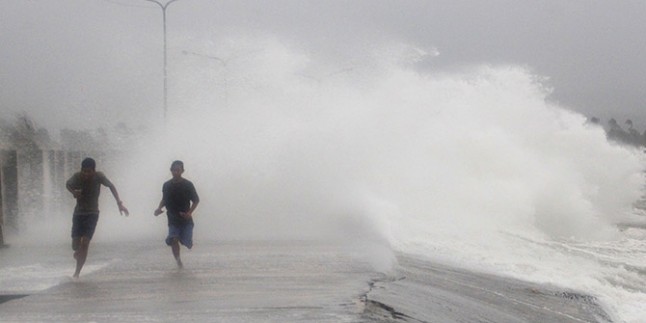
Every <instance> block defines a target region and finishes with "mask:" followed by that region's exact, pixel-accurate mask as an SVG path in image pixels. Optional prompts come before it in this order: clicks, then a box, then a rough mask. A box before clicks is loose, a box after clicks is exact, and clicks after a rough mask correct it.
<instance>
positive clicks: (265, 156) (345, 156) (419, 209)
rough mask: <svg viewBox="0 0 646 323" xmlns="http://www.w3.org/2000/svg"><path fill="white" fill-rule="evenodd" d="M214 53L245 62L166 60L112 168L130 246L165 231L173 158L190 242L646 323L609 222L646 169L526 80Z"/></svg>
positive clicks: (248, 43) (264, 50)
mask: <svg viewBox="0 0 646 323" xmlns="http://www.w3.org/2000/svg"><path fill="white" fill-rule="evenodd" d="M222 44H223V45H222V46H219V47H215V46H213V45H211V44H208V43H207V44H205V45H204V48H202V50H204V51H207V52H210V53H211V54H212V55H214V56H218V57H230V56H231V55H233V53H248V54H246V55H244V56H241V57H240V59H236V60H231V61H230V64H227V66H226V68H227V71H226V73H223V72H222V70H221V69H210V68H211V67H212V66H211V67H210V66H209V64H208V63H207V62H204V61H202V62H200V61H198V60H196V58H194V57H193V58H190V59H189V58H188V57H185V58H184V59H183V60H181V61H180V62H177V63H176V64H173V67H172V70H171V73H172V75H173V83H172V84H171V85H172V87H173V89H174V91H173V93H174V94H173V95H172V96H171V98H170V101H169V103H170V110H169V118H168V121H167V123H166V124H165V125H160V127H158V129H153V130H152V131H151V132H150V133H149V134H148V135H149V138H147V140H146V141H144V142H143V143H140V145H138V146H137V149H136V151H133V152H132V153H130V154H128V156H127V158H124V160H123V161H122V162H121V163H120V164H121V165H123V167H119V168H118V169H113V170H111V171H113V172H114V173H116V174H122V175H120V176H121V178H119V181H116V182H117V183H120V184H121V185H120V192H121V193H122V196H123V197H124V198H125V199H126V201H128V200H129V201H137V203H131V204H130V207H131V211H134V212H133V213H135V214H141V215H142V216H143V217H144V219H145V220H136V221H133V222H129V223H130V224H129V225H128V226H127V228H125V229H123V230H122V231H121V232H122V234H121V235H122V236H123V235H126V236H128V235H132V234H136V233H137V232H146V234H152V232H154V231H155V230H160V231H163V230H164V229H163V223H165V219H163V218H162V219H159V218H157V219H155V218H153V217H152V215H151V214H152V210H153V209H154V208H155V207H156V205H157V203H158V202H159V198H160V197H161V192H160V189H161V184H162V183H163V181H164V180H166V179H167V178H168V177H169V176H170V174H169V171H168V168H169V166H170V163H171V162H172V161H173V160H174V159H182V160H184V161H185V165H186V172H185V174H184V175H185V177H187V178H189V179H191V180H192V181H193V182H194V183H195V184H196V186H197V188H198V191H199V192H200V195H201V198H202V202H201V204H200V206H199V208H198V211H197V212H196V215H195V219H196V223H197V226H196V230H195V231H196V233H195V234H196V239H209V238H213V239H331V240H335V241H345V242H347V243H348V244H350V245H351V244H354V243H357V242H358V241H361V242H362V243H365V242H372V243H373V244H374V245H375V246H380V247H379V248H377V249H374V250H380V251H378V252H371V253H368V254H367V255H366V257H368V258H370V259H369V260H371V261H372V262H373V263H374V264H375V266H376V267H378V268H379V269H380V270H387V267H388V266H390V264H392V261H393V258H392V254H391V253H390V252H389V251H388V250H390V249H393V250H399V251H404V252H408V253H414V254H419V255H421V256H424V257H427V258H431V259H436V260H441V261H445V262H451V263H453V264H456V265H459V266H464V267H472V268H477V269H479V270H482V269H484V270H489V271H492V272H496V273H499V274H504V275H510V276H514V277H518V278H521V279H526V280H531V281H538V282H542V283H549V284H554V285H558V286H563V287H564V288H574V289H579V290H581V291H582V292H585V293H589V294H592V295H594V296H597V297H598V298H599V299H600V300H601V301H602V302H603V304H604V305H605V306H606V307H607V308H606V309H607V310H608V312H609V313H611V315H613V317H614V319H615V320H616V321H626V322H639V320H640V319H642V318H643V317H646V309H645V308H644V307H643V306H642V305H643V304H645V303H646V296H645V295H646V292H645V291H644V290H643V287H640V286H646V278H645V277H646V273H645V268H646V263H644V261H645V260H644V259H646V257H645V254H644V252H645V251H644V250H646V248H645V245H644V244H645V237H644V234H643V231H642V230H641V229H628V230H624V231H620V230H618V229H617V228H616V226H615V225H614V223H619V222H630V221H633V222H634V221H637V222H639V221H642V220H643V216H638V215H635V212H634V210H633V209H632V205H633V203H634V202H635V201H637V200H638V199H639V198H640V196H641V195H642V193H643V192H642V187H643V184H644V176H643V174H642V170H643V168H644V161H643V156H642V155H641V153H640V152H638V151H635V150H631V149H628V148H625V147H620V146H618V145H614V144H611V143H609V142H608V141H607V140H606V138H605V133H604V131H603V130H602V129H601V128H599V127H597V126H594V125H589V124H586V118H585V117H584V116H581V115H579V114H576V113H574V112H570V111H568V110H566V109H565V108H564V107H560V106H558V105H557V104H554V103H551V102H549V100H548V99H547V98H548V96H549V88H547V87H546V86H545V84H546V80H544V79H542V78H540V77H537V76H535V75H534V74H532V71H531V70H529V69H527V68H525V67H522V66H471V67H464V68H463V69H462V70H461V71H458V72H455V71H454V72H439V71H435V72H433V71H431V72H428V73H424V74H422V73H419V72H416V71H415V69H414V64H415V63H416V61H417V59H419V58H415V59H411V58H410V57H409V56H410V55H407V54H406V53H410V51H407V50H406V48H407V47H406V46H401V45H398V46H392V47H391V48H390V49H389V50H388V51H381V50H378V49H377V50H376V51H375V53H372V54H366V55H365V56H364V57H363V59H362V60H361V61H357V62H355V63H353V64H354V65H353V66H351V68H348V66H346V65H335V64H332V63H329V62H318V61H316V60H315V59H314V57H311V56H309V55H307V54H306V53H301V52H298V51H296V50H294V49H293V47H292V46H286V45H284V44H281V43H280V42H279V41H276V40H275V39H243V40H239V39H238V40H235V39H234V40H230V41H228V42H227V41H223V42H222ZM430 59H432V58H430ZM225 78H226V79H225ZM225 85H226V87H225ZM146 217H149V218H146ZM148 219H150V221H157V222H148V221H149V220H148ZM153 219H154V220H153ZM111 221H112V220H111ZM114 221H116V220H114ZM105 223H106V225H105V226H104V228H111V229H112V230H115V231H119V230H118V229H119V228H122V227H123V225H124V223H121V222H119V223H117V222H110V221H107V222H105ZM150 223H162V224H161V225H159V226H158V227H156V228H154V229H152V228H151V227H150ZM139 230H141V231H139ZM162 234H163V233H162ZM105 237H108V236H107V235H106V236H105ZM384 246H386V248H384ZM384 250H385V251H384ZM640 304H641V305H640Z"/></svg>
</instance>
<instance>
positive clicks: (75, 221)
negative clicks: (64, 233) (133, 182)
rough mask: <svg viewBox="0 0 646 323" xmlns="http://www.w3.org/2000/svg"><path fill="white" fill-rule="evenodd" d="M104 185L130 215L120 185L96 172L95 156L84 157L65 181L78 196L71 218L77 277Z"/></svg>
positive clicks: (121, 208)
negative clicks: (79, 167)
mask: <svg viewBox="0 0 646 323" xmlns="http://www.w3.org/2000/svg"><path fill="white" fill-rule="evenodd" d="M101 185H103V186H106V187H108V188H109V189H110V192H112V196H114V199H115V200H116V201H117V206H118V207H119V213H121V214H123V213H125V214H126V215H128V209H127V208H126V207H125V206H124V205H123V202H121V199H119V193H117V188H116V187H115V186H114V184H112V182H110V180H109V179H108V178H107V177H106V176H105V175H104V174H103V173H102V172H97V171H96V162H95V161H94V159H92V158H85V159H84V160H83V161H82V162H81V171H80V172H78V173H75V174H74V175H72V177H71V178H70V179H68V180H67V183H66V184H65V187H66V188H67V190H68V191H69V192H70V193H72V195H73V196H74V198H75V199H76V207H74V215H73V218H72V250H74V259H76V271H75V272H74V278H78V277H79V274H80V273H81V269H82V268H83V265H84V264H85V260H86V259H87V252H88V248H89V247H90V240H92V236H93V235H94V230H95V229H96V224H97V222H98V221H99V194H100V193H101Z"/></svg>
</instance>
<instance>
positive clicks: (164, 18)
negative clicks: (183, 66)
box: [144, 0, 178, 120]
mask: <svg viewBox="0 0 646 323" xmlns="http://www.w3.org/2000/svg"><path fill="white" fill-rule="evenodd" d="M144 1H148V2H153V3H156V4H157V5H158V6H159V7H160V8H161V10H162V18H163V23H164V120H166V114H167V113H168V69H167V66H168V59H167V58H168V54H167V51H168V46H167V44H166V8H168V6H169V5H170V4H171V3H173V2H175V1H178V0H170V1H168V2H166V3H165V4H163V3H161V2H159V1H157V0H144Z"/></svg>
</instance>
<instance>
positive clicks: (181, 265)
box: [175, 258, 184, 269]
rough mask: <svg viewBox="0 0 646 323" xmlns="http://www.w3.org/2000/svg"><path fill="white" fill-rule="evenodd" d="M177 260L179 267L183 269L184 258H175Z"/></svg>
mask: <svg viewBox="0 0 646 323" xmlns="http://www.w3.org/2000/svg"><path fill="white" fill-rule="evenodd" d="M175 260H176V261H177V268H179V269H182V268H184V264H182V260H181V259H179V258H177V259H175Z"/></svg>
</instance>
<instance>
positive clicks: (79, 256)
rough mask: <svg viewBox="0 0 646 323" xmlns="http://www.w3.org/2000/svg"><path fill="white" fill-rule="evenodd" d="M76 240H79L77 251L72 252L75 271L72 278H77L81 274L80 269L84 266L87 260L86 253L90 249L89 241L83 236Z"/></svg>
mask: <svg viewBox="0 0 646 323" xmlns="http://www.w3.org/2000/svg"><path fill="white" fill-rule="evenodd" d="M77 239H79V245H78V250H76V251H74V259H76V271H75V272H74V278H78V277H79V275H80V274H81V269H83V265H84V264H85V260H86V259H87V252H88V249H89V248H90V239H89V238H88V237H85V236H83V237H80V238H77Z"/></svg>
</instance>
